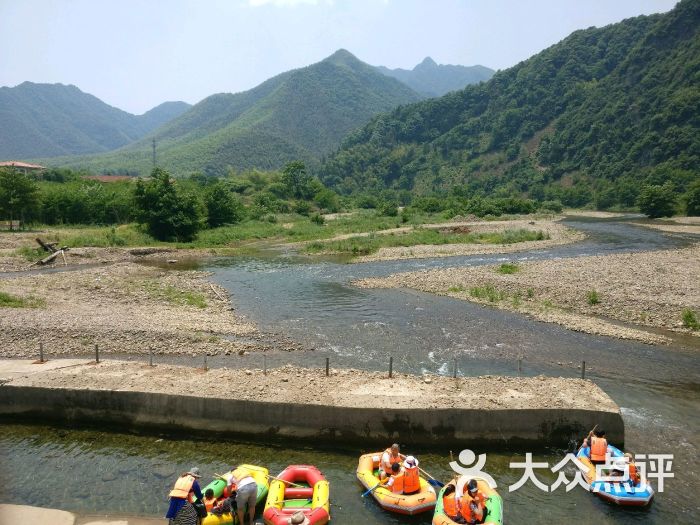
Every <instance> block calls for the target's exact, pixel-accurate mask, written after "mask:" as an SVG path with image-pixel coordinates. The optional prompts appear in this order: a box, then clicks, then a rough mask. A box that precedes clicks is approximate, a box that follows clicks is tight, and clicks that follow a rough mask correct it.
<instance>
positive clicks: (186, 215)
mask: <svg viewBox="0 0 700 525" xmlns="http://www.w3.org/2000/svg"><path fill="white" fill-rule="evenodd" d="M134 196H135V199H136V205H137V207H138V220H139V222H141V223H142V224H145V225H146V226H147V227H148V232H149V233H150V234H151V235H153V236H154V237H155V238H156V239H159V240H161V241H171V240H177V241H191V240H192V239H194V238H195V236H196V235H197V232H198V231H199V230H200V229H201V228H202V222H203V220H202V218H203V214H202V206H201V203H200V202H199V201H198V199H197V197H196V196H195V195H193V194H191V193H187V192H184V191H182V190H181V189H179V188H178V187H177V184H176V182H175V180H173V179H172V177H170V174H169V173H168V172H167V171H165V170H164V169H161V168H154V169H153V171H152V172H151V178H150V180H149V181H147V182H145V183H144V182H143V181H141V180H139V181H138V182H137V184H136V190H135V195H134Z"/></svg>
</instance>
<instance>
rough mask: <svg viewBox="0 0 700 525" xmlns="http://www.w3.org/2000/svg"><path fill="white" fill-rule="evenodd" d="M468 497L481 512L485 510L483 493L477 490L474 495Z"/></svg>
mask: <svg viewBox="0 0 700 525" xmlns="http://www.w3.org/2000/svg"><path fill="white" fill-rule="evenodd" d="M469 497H470V498H471V499H472V501H473V502H474V503H476V504H477V505H478V506H479V508H480V509H481V510H482V511H484V510H486V498H485V497H484V493H483V492H481V491H480V490H477V491H476V492H475V493H474V494H469Z"/></svg>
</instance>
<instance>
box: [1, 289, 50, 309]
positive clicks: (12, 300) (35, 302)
mask: <svg viewBox="0 0 700 525" xmlns="http://www.w3.org/2000/svg"><path fill="white" fill-rule="evenodd" d="M44 306H46V301H45V300H44V299H42V298H40V297H32V296H29V297H17V296H16V295H10V294H9V293H5V292H0V308H42V307H44Z"/></svg>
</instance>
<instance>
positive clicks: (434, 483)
mask: <svg viewBox="0 0 700 525" xmlns="http://www.w3.org/2000/svg"><path fill="white" fill-rule="evenodd" d="M418 470H419V471H421V472H422V473H423V474H425V475H426V476H428V478H430V479H429V480H428V483H430V484H431V485H432V486H433V487H435V488H438V489H441V488H442V487H444V486H445V484H444V483H443V482H442V481H438V480H436V479H435V476H432V475H431V474H430V473H428V472H426V471H425V470H423V469H422V468H420V467H418Z"/></svg>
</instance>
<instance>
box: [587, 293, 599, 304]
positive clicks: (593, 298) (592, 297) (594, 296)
mask: <svg viewBox="0 0 700 525" xmlns="http://www.w3.org/2000/svg"><path fill="white" fill-rule="evenodd" d="M586 301H588V304H590V305H591V306H593V305H594V304H598V303H600V297H599V296H598V292H596V291H595V290H589V291H588V293H587V294H586Z"/></svg>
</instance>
